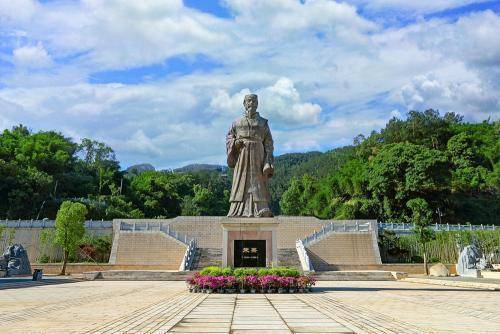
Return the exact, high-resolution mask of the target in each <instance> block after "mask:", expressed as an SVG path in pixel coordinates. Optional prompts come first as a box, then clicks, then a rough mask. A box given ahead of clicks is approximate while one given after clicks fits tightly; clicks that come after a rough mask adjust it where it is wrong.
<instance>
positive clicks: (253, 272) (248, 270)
mask: <svg viewBox="0 0 500 334" xmlns="http://www.w3.org/2000/svg"><path fill="white" fill-rule="evenodd" d="M244 272H245V276H255V275H257V272H258V270H257V269H256V268H245V269H244Z"/></svg>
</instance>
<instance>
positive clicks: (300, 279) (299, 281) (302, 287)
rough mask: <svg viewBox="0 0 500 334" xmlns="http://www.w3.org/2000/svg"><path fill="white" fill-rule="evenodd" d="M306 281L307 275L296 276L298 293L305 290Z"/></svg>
mask: <svg viewBox="0 0 500 334" xmlns="http://www.w3.org/2000/svg"><path fill="white" fill-rule="evenodd" d="M307 282H308V279H307V276H299V277H298V278H297V288H298V290H299V292H300V293H304V292H306V289H307Z"/></svg>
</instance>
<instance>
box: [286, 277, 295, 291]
mask: <svg viewBox="0 0 500 334" xmlns="http://www.w3.org/2000/svg"><path fill="white" fill-rule="evenodd" d="M287 279H288V291H289V292H290V293H295V291H297V278H296V277H287Z"/></svg>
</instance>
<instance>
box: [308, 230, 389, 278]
mask: <svg viewBox="0 0 500 334" xmlns="http://www.w3.org/2000/svg"><path fill="white" fill-rule="evenodd" d="M376 228H377V227H376V222H367V223H363V224H359V223H357V222H355V224H350V225H347V224H343V225H340V226H338V225H335V224H329V225H327V226H324V227H323V228H322V229H321V230H320V231H318V232H315V233H313V234H311V235H310V236H307V237H306V238H304V239H302V240H301V242H302V244H303V245H304V248H305V250H306V253H307V257H308V258H309V261H310V263H311V265H312V268H313V269H314V270H315V271H334V270H338V267H337V266H338V265H343V264H349V265H373V264H381V263H382V262H381V260H380V252H379V249H378V243H377V230H376Z"/></svg>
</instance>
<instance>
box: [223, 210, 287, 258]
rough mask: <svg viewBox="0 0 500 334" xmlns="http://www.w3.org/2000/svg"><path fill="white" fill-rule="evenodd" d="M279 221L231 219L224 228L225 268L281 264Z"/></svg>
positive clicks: (224, 220) (271, 219) (228, 218)
mask: <svg viewBox="0 0 500 334" xmlns="http://www.w3.org/2000/svg"><path fill="white" fill-rule="evenodd" d="M278 225H279V220H278V219H277V218H243V217H241V218H240V217H227V218H226V219H223V220H222V221H221V226H222V265H223V266H224V267H227V266H228V267H272V266H277V265H278V249H277V245H278V242H277V228H278Z"/></svg>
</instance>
